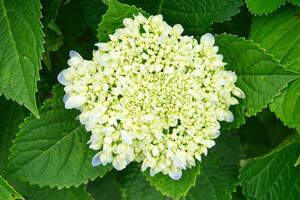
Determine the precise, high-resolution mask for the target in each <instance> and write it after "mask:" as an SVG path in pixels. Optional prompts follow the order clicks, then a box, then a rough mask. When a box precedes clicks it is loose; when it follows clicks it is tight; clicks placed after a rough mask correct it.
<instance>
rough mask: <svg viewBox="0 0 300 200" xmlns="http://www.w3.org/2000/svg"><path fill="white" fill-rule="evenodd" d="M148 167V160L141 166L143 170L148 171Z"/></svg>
mask: <svg viewBox="0 0 300 200" xmlns="http://www.w3.org/2000/svg"><path fill="white" fill-rule="evenodd" d="M147 168H148V166H147V165H146V162H145V161H144V162H143V164H142V167H141V170H142V172H144V171H146V169H147Z"/></svg>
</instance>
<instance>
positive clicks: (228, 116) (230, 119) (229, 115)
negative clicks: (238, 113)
mask: <svg viewBox="0 0 300 200" xmlns="http://www.w3.org/2000/svg"><path fill="white" fill-rule="evenodd" d="M224 115H225V116H224V121H225V122H233V120H234V116H233V114H232V112H231V111H229V110H228V111H226V112H225V113H224Z"/></svg>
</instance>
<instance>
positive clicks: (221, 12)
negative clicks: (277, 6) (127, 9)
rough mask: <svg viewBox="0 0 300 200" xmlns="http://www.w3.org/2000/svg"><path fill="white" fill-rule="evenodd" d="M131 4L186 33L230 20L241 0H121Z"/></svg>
mask: <svg viewBox="0 0 300 200" xmlns="http://www.w3.org/2000/svg"><path fill="white" fill-rule="evenodd" d="M121 2H124V3H127V4H131V5H132V4H133V5H136V6H138V7H141V8H143V9H144V10H145V11H147V12H149V13H151V14H153V15H156V14H162V15H163V17H164V19H165V20H166V21H167V22H168V23H170V24H172V25H174V24H181V25H182V26H183V27H184V29H185V31H186V33H188V34H194V35H196V34H202V33H205V32H206V31H208V27H209V26H210V25H211V24H212V23H213V22H222V21H227V20H230V18H231V16H234V15H236V14H237V13H239V12H240V10H239V7H240V6H241V5H242V4H243V1H241V0H230V1H227V0H143V1H140V0H121Z"/></svg>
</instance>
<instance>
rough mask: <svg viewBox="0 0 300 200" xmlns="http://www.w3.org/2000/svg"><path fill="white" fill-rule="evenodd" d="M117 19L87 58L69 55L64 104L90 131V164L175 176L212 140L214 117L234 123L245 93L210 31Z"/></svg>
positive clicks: (154, 18) (63, 74)
mask: <svg viewBox="0 0 300 200" xmlns="http://www.w3.org/2000/svg"><path fill="white" fill-rule="evenodd" d="M123 24H124V26H125V27H124V28H120V29H117V30H116V31H115V33H114V34H112V35H110V36H109V37H110V41H109V42H107V43H98V44H96V46H98V50H96V51H94V52H93V59H92V60H84V59H83V58H82V57H81V56H80V55H79V54H78V53H76V52H74V51H71V52H70V57H71V58H70V59H69V61H68V65H69V66H70V67H69V68H67V69H65V70H63V71H62V72H61V73H60V74H59V75H58V80H59V82H60V83H61V84H63V85H65V88H64V90H65V92H66V95H65V96H64V102H65V107H66V108H67V109H71V108H77V109H79V110H80V111H81V114H80V115H79V119H80V122H81V124H84V125H85V127H86V129H87V131H91V137H90V140H89V142H88V143H89V145H90V148H91V149H94V150H97V151H98V153H97V154H96V155H95V157H94V158H93V161H92V164H93V165H99V164H102V165H106V164H107V163H112V165H113V166H114V168H115V169H117V170H122V169H124V168H125V167H126V166H127V165H128V164H129V163H130V162H132V161H136V162H141V163H142V167H141V168H142V170H143V171H144V170H146V169H147V168H150V174H151V176H154V175H155V174H156V173H159V172H162V173H163V174H168V175H169V176H170V177H171V178H172V179H175V180H178V179H180V177H181V175H182V170H185V169H186V168H191V167H193V166H195V165H196V160H198V161H200V160H201V156H202V155H206V154H207V149H208V148H211V147H212V146H214V145H215V142H214V140H213V139H215V138H216V137H218V136H219V134H220V131H219V129H220V123H219V121H226V122H232V121H233V119H234V116H233V114H232V113H231V112H230V111H229V107H230V105H234V104H238V101H237V99H236V98H235V97H234V96H236V97H241V98H244V97H245V95H244V93H243V92H242V91H241V90H240V89H239V88H237V87H236V86H235V85H234V83H235V81H236V79H237V77H236V74H235V73H234V72H231V71H225V69H224V65H225V63H224V62H223V61H222V59H223V56H222V55H220V54H217V52H218V47H217V46H214V42H215V41H214V37H213V36H212V35H211V34H209V33H208V34H205V35H203V36H202V37H201V40H200V43H199V42H198V41H197V40H196V39H195V38H193V37H190V36H183V35H182V32H183V28H182V26H181V25H179V24H177V25H175V26H173V27H171V26H169V25H168V24H167V23H166V22H164V21H163V18H162V16H161V15H157V16H150V17H149V18H146V17H144V16H143V15H141V14H139V15H137V16H134V18H133V19H131V18H126V19H124V20H123Z"/></svg>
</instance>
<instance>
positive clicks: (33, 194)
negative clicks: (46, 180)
mask: <svg viewBox="0 0 300 200" xmlns="http://www.w3.org/2000/svg"><path fill="white" fill-rule="evenodd" d="M19 188H20V189H19V191H20V192H22V194H23V196H24V197H26V199H27V200H62V199H63V200H93V197H92V196H91V195H90V194H89V193H88V192H87V191H86V190H85V188H84V187H83V186H81V187H79V188H75V187H71V188H69V189H61V190H58V189H56V188H52V189H51V188H49V187H43V188H40V187H37V186H29V185H25V184H21V185H20V186H19Z"/></svg>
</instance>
